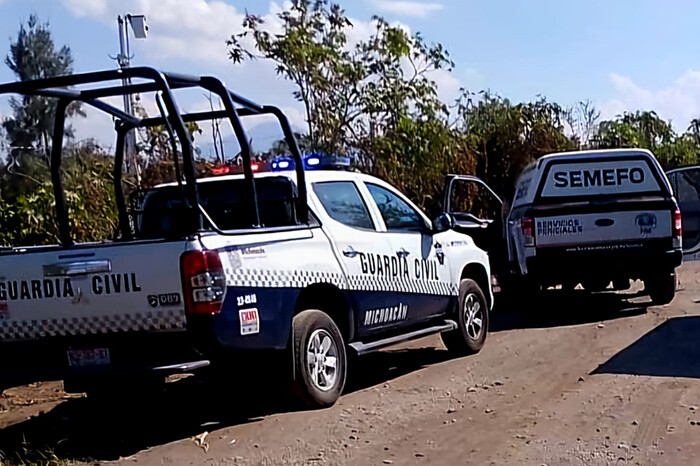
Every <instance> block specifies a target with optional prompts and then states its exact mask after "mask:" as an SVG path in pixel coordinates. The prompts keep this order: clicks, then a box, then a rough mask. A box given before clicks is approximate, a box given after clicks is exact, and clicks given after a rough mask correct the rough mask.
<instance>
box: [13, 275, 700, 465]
mask: <svg viewBox="0 0 700 466" xmlns="http://www.w3.org/2000/svg"><path fill="white" fill-rule="evenodd" d="M680 278H681V285H680V287H681V291H680V292H679V293H678V295H677V297H676V299H675V301H674V302H673V303H672V304H671V305H669V306H664V307H650V308H648V309H647V308H645V307H644V306H643V305H640V304H639V303H636V302H635V301H636V300H635V299H632V300H631V302H630V301H629V300H627V299H623V298H625V297H624V296H623V297H620V296H617V295H605V294H603V295H597V296H588V297H587V296H585V295H578V294H574V295H573V296H571V295H569V296H559V295H557V294H553V295H551V296H549V297H547V298H545V299H541V300H538V301H537V302H527V301H524V302H520V303H517V305H516V306H514V307H508V306H501V307H500V308H499V309H497V310H496V311H494V313H493V314H492V321H491V334H490V335H489V338H488V340H487V343H486V346H485V348H484V349H483V351H482V352H481V353H479V354H477V355H474V356H469V357H464V358H458V359H453V358H450V357H449V355H448V354H447V352H446V351H445V350H444V348H443V347H442V345H441V344H440V341H439V338H438V337H432V338H427V339H423V340H418V341H415V342H412V343H411V344H409V345H405V346H403V347H401V348H398V349H393V350H391V351H384V352H381V353H377V354H374V355H370V356H367V357H364V358H361V359H360V361H359V365H357V366H356V367H355V370H354V371H353V373H352V374H351V376H350V377H351V380H350V382H349V386H348V388H347V390H346V393H345V395H344V396H343V397H342V398H341V399H340V401H339V402H338V403H337V404H336V405H335V406H334V407H332V408H330V409H326V410H321V411H303V410H295V409H294V408H292V407H291V405H290V404H289V403H288V401H287V400H285V397H284V396H283V395H284V392H282V391H281V390H279V389H278V388H279V387H277V386H275V384H273V383H270V382H269V381H266V379H265V378H264V377H259V376H255V378H254V379H253V380H251V378H253V377H252V376H251V375H250V374H248V373H245V372H242V373H238V374H235V376H234V377H233V378H232V379H231V380H229V381H227V382H224V383H219V384H212V383H205V382H201V381H199V379H197V378H193V377H190V378H187V379H184V380H180V381H177V382H175V383H171V384H168V388H167V389H166V391H165V392H164V393H163V394H161V395H159V396H158V398H157V399H155V400H154V399H149V401H141V402H136V401H129V402H119V403H113V404H106V405H102V404H99V403H95V402H91V401H90V400H89V399H86V398H74V397H67V396H65V394H64V393H63V392H62V391H61V388H60V387H61V386H60V384H59V383H56V382H43V383H40V384H35V385H34V386H25V387H17V388H13V389H10V390H7V391H6V392H5V393H4V394H3V395H2V396H1V397H0V450H2V451H4V453H5V455H6V456H8V457H12V456H13V455H14V457H17V455H19V456H20V457H21V456H22V455H25V456H24V457H28V456H27V455H31V450H28V451H29V453H27V452H26V451H24V448H25V447H30V448H38V449H39V450H41V451H47V449H49V450H52V451H53V452H54V453H55V455H56V457H58V458H65V459H82V460H86V461H89V462H100V463H102V462H108V461H118V462H120V463H123V464H137V465H139V464H140V465H162V464H173V465H174V464H178V465H179V464H192V465H201V464H206V465H210V464H211V465H225V464H250V465H252V464H263V465H284V464H308V465H335V464H353V465H374V464H377V465H383V464H395V465H399V464H419V465H420V464H445V465H456V464H476V465H482V464H495V465H502V464H534V465H541V464H546V465H558V464H570V465H608V464H610V465H622V464H669V465H677V464H686V465H693V464H700V342H699V341H698V335H700V313H699V312H698V311H699V310H700V305H699V304H698V303H700V262H695V263H690V264H686V265H684V266H683V267H682V269H681V273H680ZM627 297H629V296H627ZM263 369H264V368H263ZM263 373H264V371H263ZM127 398H131V397H127ZM131 399H133V398H131Z"/></svg>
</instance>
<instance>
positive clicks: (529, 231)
mask: <svg viewBox="0 0 700 466" xmlns="http://www.w3.org/2000/svg"><path fill="white" fill-rule="evenodd" d="M520 231H521V232H522V234H523V243H524V245H525V246H534V245H535V221H534V220H533V219H532V218H530V217H523V218H521V219H520Z"/></svg>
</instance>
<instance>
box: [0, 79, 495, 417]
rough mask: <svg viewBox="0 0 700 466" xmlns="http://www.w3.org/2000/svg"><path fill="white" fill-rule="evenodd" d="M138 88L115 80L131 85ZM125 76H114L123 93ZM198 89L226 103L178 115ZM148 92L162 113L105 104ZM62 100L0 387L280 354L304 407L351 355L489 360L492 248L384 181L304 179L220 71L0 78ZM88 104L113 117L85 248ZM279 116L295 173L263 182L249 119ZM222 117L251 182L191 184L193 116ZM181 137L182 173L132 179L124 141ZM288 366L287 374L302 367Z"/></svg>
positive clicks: (13, 268) (15, 250) (94, 386)
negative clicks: (388, 350)
mask: <svg viewBox="0 0 700 466" xmlns="http://www.w3.org/2000/svg"><path fill="white" fill-rule="evenodd" d="M124 78H130V79H131V80H133V84H132V83H131V82H127V83H126V84H121V80H122V79H124ZM115 81H117V82H116V83H115ZM181 88H202V89H204V90H206V91H210V92H212V93H214V94H216V95H218V96H219V98H221V100H222V101H223V103H224V107H225V110H222V111H212V112H201V113H190V114H181V113H180V112H179V111H178V109H177V105H176V103H175V100H174V97H173V90H175V89H181ZM137 91H138V92H140V93H142V98H145V96H146V95H148V93H149V92H151V93H155V96H156V103H157V105H158V108H159V109H160V110H161V116H160V117H156V118H135V117H133V116H131V115H127V114H125V113H123V112H122V111H121V110H119V109H117V108H115V107H113V106H111V104H109V102H108V101H107V100H106V99H105V100H102V99H103V98H105V97H111V96H115V95H123V94H129V93H134V92H137ZM9 92H11V93H19V94H22V95H42V96H51V97H56V98H57V100H58V105H57V108H58V113H57V115H56V130H55V132H54V138H53V145H54V150H53V153H52V166H51V168H52V174H53V176H54V178H53V181H54V192H55V194H56V217H57V220H58V225H59V229H60V233H61V244H60V245H54V246H38V247H9V248H4V249H2V250H0V378H2V379H5V380H15V381H16V380H31V379H36V378H45V377H56V378H63V379H64V380H65V381H66V387H67V389H69V390H71V389H72V390H80V391H82V390H86V391H88V393H89V394H90V393H91V392H95V393H99V392H100V391H101V390H105V389H107V388H109V387H111V386H113V384H114V383H115V380H118V379H117V377H119V378H121V379H123V378H127V379H129V380H150V379H157V378H161V377H162V376H163V375H167V374H169V373H173V372H177V371H191V370H194V369H197V368H200V367H203V366H208V365H212V366H214V365H220V367H222V368H225V367H229V368H230V370H232V371H234V370H235V367H237V366H238V365H239V362H242V361H243V360H245V361H250V360H251V359H254V358H255V357H256V355H258V354H260V355H263V354H268V353H270V352H273V353H278V354H281V355H283V356H285V357H284V358H282V359H283V360H285V361H290V364H289V376H290V379H291V380H293V383H294V385H295V387H296V389H297V391H298V392H299V394H300V395H301V398H302V399H303V400H304V401H306V402H307V403H308V404H309V405H311V406H328V405H330V404H332V403H334V402H335V400H336V399H337V398H338V397H339V395H340V393H341V392H342V390H343V386H344V384H345V378H346V368H347V359H348V358H347V356H348V352H349V351H351V352H353V353H357V354H363V353H367V352H370V351H374V350H377V349H380V348H383V347H385V346H388V345H391V344H394V343H397V342H400V341H404V340H408V339H411V338H417V337H421V336H424V335H428V334H433V333H440V332H441V335H442V337H443V341H444V343H445V345H446V346H447V347H448V349H450V350H453V351H455V352H457V353H460V354H465V353H470V352H476V351H479V349H480V348H481V347H482V345H483V344H484V341H485V339H486V335H487V330H488V321H489V314H488V313H489V310H490V308H491V305H492V301H493V297H492V293H491V287H490V278H489V277H490V268H489V262H488V257H487V254H486V253H485V252H484V251H483V250H481V249H479V248H477V247H476V246H475V245H474V242H473V241H472V239H471V238H470V237H469V236H467V235H463V234H460V233H457V232H455V231H454V230H453V229H452V226H453V219H452V218H451V217H450V216H449V215H446V214H443V215H441V216H439V217H438V218H437V219H436V220H435V221H434V222H431V221H429V219H428V218H427V217H426V216H425V215H424V214H423V213H422V212H421V211H420V210H419V209H418V208H416V206H415V205H413V204H412V203H411V202H410V201H409V200H408V199H406V197H405V196H403V195H402V194H401V193H400V192H398V191H397V190H395V189H394V188H393V187H392V186H390V185H388V184H386V183H384V182H383V181H381V180H379V179H376V178H373V177H370V176H366V175H361V174H357V173H350V172H341V171H316V172H308V173H307V172H306V171H305V170H304V167H303V161H302V158H301V155H300V154H299V151H298V148H297V145H296V142H295V140H294V137H293V135H292V131H291V128H290V127H289V124H288V122H287V120H286V118H284V115H283V114H282V113H281V112H280V111H279V110H278V109H276V108H274V107H268V106H260V105H257V104H255V103H253V102H251V101H249V100H247V99H245V98H243V97H241V96H238V95H236V94H234V93H233V92H230V91H229V90H227V89H226V88H225V87H224V86H223V84H222V83H221V82H220V81H218V80H216V79H214V78H209V77H191V76H183V75H175V74H167V73H162V72H159V71H156V70H154V69H152V68H131V69H127V70H120V71H105V72H98V73H88V74H79V75H73V76H66V77H60V78H51V79H45V80H40V81H30V82H23V83H13V84H6V85H3V86H0V94H2V93H9ZM72 101H81V102H83V103H84V104H86V105H90V106H92V107H94V108H96V109H98V110H101V111H104V112H106V113H108V114H109V115H112V116H113V117H114V118H115V119H116V128H117V145H116V147H117V151H116V154H115V162H116V163H115V171H114V178H115V189H116V199H117V207H118V210H119V219H120V224H119V227H118V233H117V235H116V237H115V239H114V241H109V242H104V243H99V244H75V243H74V242H73V240H72V238H71V228H70V226H71V225H70V217H69V213H68V210H67V208H66V202H65V200H64V194H63V190H62V186H61V180H60V165H61V138H62V135H63V131H64V128H63V123H64V122H63V113H64V111H65V108H66V106H67V105H69V104H70V102H72ZM264 114H267V115H272V116H274V117H276V118H277V119H278V120H279V122H280V124H281V126H282V129H283V131H284V134H285V137H286V142H287V144H288V146H289V148H290V150H291V153H292V160H293V161H294V162H295V163H294V166H291V167H290V168H291V169H292V171H286V172H274V173H262V174H256V175H255V176H253V171H252V167H251V157H250V148H249V147H248V145H247V138H246V136H245V132H244V131H243V127H242V125H241V122H240V120H241V118H243V117H245V116H248V115H264ZM211 118H226V119H228V120H229V121H230V122H231V124H232V126H233V129H234V131H235V133H236V136H237V139H238V142H239V144H240V145H241V149H242V155H243V166H244V174H243V175H232V176H221V177H215V178H206V179H200V180H197V179H196V174H195V170H194V161H193V155H192V153H193V151H192V142H191V140H190V137H189V133H188V132H187V131H186V128H185V123H186V122H188V121H201V120H206V119H211ZM154 125H162V126H165V127H166V128H168V130H169V131H170V132H171V139H172V142H173V149H174V152H175V153H176V154H178V153H180V154H181V155H182V156H181V157H177V158H176V169H177V170H178V172H179V173H182V174H183V175H184V180H178V182H176V183H173V184H169V185H163V186H159V187H156V188H154V189H151V190H147V191H138V192H136V193H135V194H134V195H133V196H132V197H131V203H130V207H131V208H130V209H128V208H127V202H126V201H125V199H124V194H123V191H122V187H121V168H122V162H123V157H124V145H125V144H124V139H125V136H126V135H127V134H128V133H129V131H132V130H134V129H135V128H141V127H148V126H154ZM291 361H293V364H291Z"/></svg>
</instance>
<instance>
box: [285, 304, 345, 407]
mask: <svg viewBox="0 0 700 466" xmlns="http://www.w3.org/2000/svg"><path fill="white" fill-rule="evenodd" d="M292 329H293V330H292V331H293V336H294V338H293V342H292V344H293V345H294V348H293V350H294V381H293V383H294V392H295V394H296V395H297V397H298V398H299V399H300V400H301V401H302V402H303V403H304V404H306V405H307V406H309V407H311V408H326V407H328V406H332V405H333V404H334V403H335V402H336V400H338V398H339V397H340V394H341V393H342V392H343V387H345V379H346V376H347V355H346V352H345V343H344V341H343V336H342V335H341V334H340V330H339V329H338V326H337V325H336V324H335V322H333V319H331V318H330V317H329V316H328V314H326V313H324V312H322V311H317V310H307V311H303V312H301V313H299V314H298V315H296V316H295V317H294V320H293V321H292ZM326 339H329V340H328V341H326ZM325 345H331V346H329V347H327V348H326V349H325V351H326V353H325V355H323V358H324V359H323V360H322V362H326V361H328V360H327V359H326V358H328V357H329V355H330V354H331V353H332V352H335V356H334V357H335V370H334V371H332V372H327V371H329V370H330V369H331V366H330V365H327V364H322V365H323V367H322V369H323V374H321V373H320V372H315V371H314V369H313V368H312V366H314V364H315V362H316V361H312V360H311V358H310V357H309V356H310V355H312V354H316V355H318V354H319V353H320V352H322V351H323V346H325ZM317 350H318V351H317ZM330 357H333V356H332V355H331V356H330ZM318 369H320V367H318V366H316V367H315V370H316V371H317V370H318ZM332 374H334V375H332ZM328 378H332V380H330V381H329V380H328ZM324 382H325V383H326V384H328V385H327V386H324Z"/></svg>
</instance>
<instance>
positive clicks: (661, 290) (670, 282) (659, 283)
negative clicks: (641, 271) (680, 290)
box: [644, 272, 676, 306]
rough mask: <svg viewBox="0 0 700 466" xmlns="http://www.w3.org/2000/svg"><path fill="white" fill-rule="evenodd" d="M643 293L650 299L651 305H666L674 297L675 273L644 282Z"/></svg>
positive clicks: (651, 278)
mask: <svg viewBox="0 0 700 466" xmlns="http://www.w3.org/2000/svg"><path fill="white" fill-rule="evenodd" d="M644 291H645V292H646V293H647V294H648V295H649V297H650V298H651V302H652V304H656V305H658V306H661V305H664V304H668V303H670V302H671V301H673V298H674V297H675V296H676V273H675V272H673V273H670V274H666V275H659V276H656V277H650V278H647V279H645V280H644Z"/></svg>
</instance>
